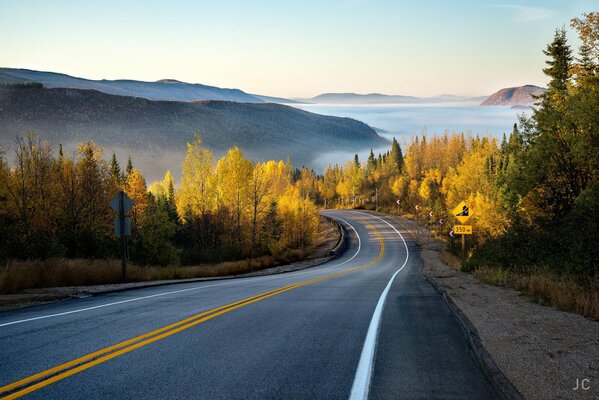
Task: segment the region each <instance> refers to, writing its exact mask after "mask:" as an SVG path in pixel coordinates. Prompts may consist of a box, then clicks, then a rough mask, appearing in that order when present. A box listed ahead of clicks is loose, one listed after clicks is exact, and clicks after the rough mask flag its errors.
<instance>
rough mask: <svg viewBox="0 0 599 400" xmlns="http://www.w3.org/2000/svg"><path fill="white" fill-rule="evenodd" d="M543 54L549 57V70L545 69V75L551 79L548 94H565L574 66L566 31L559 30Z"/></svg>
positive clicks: (547, 62)
mask: <svg viewBox="0 0 599 400" xmlns="http://www.w3.org/2000/svg"><path fill="white" fill-rule="evenodd" d="M543 53H544V54H545V55H546V56H548V57H549V59H548V60H547V61H546V64H547V65H548V67H547V68H544V69H543V72H544V73H545V75H547V76H549V77H550V78H551V81H550V82H549V85H548V92H549V93H550V94H552V93H553V92H558V93H559V92H565V91H566V89H567V84H568V78H569V69H570V65H571V64H572V50H571V49H570V46H569V45H568V40H567V38H566V29H565V28H562V29H557V30H556V31H555V34H554V36H553V42H551V43H550V44H549V45H548V46H547V50H544V51H543Z"/></svg>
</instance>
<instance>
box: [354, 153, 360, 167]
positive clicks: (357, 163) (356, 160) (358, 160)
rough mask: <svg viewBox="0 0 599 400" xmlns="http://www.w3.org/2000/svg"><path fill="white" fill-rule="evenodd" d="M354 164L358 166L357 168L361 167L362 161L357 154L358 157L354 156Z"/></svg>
mask: <svg viewBox="0 0 599 400" xmlns="http://www.w3.org/2000/svg"><path fill="white" fill-rule="evenodd" d="M354 164H356V167H359V166H360V159H359V158H358V154H357V153H356V155H354Z"/></svg>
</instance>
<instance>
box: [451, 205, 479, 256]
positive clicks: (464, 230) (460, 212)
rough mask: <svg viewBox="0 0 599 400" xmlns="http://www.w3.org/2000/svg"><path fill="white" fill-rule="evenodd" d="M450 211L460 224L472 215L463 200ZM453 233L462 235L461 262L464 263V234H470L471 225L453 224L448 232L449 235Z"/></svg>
mask: <svg viewBox="0 0 599 400" xmlns="http://www.w3.org/2000/svg"><path fill="white" fill-rule="evenodd" d="M451 213H452V214H453V216H454V217H455V218H456V219H457V220H458V221H459V222H460V223H461V224H464V223H465V222H466V221H468V220H469V219H470V217H472V216H473V215H474V212H473V211H472V209H471V208H470V207H469V206H468V204H466V202H464V201H462V202H461V203H460V204H458V205H457V206H456V208H454V209H453V211H452V212H451ZM453 234H456V235H461V236H462V263H464V260H465V259H466V235H472V225H455V226H454V227H453V229H452V230H451V232H450V235H451V237H453Z"/></svg>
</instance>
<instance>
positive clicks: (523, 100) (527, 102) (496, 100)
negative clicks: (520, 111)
mask: <svg viewBox="0 0 599 400" xmlns="http://www.w3.org/2000/svg"><path fill="white" fill-rule="evenodd" d="M545 90H546V89H545V88H542V87H539V86H534V85H524V86H516V87H511V88H505V89H501V90H499V91H497V92H495V93H493V94H492V95H491V96H489V97H487V98H486V99H485V100H484V101H483V102H482V103H480V105H481V106H533V105H534V103H535V99H534V98H533V97H532V96H539V95H541V94H543V93H544V92H545Z"/></svg>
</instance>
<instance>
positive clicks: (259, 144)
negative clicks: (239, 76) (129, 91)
mask: <svg viewBox="0 0 599 400" xmlns="http://www.w3.org/2000/svg"><path fill="white" fill-rule="evenodd" d="M28 131H35V132H38V133H40V135H41V137H42V139H46V140H48V141H50V143H51V144H54V145H55V146H57V145H58V143H62V144H63V145H65V146H66V148H67V149H72V148H73V147H74V146H75V145H76V144H77V143H79V142H81V141H87V140H89V139H92V140H93V141H95V142H96V143H98V144H100V145H102V146H103V147H105V148H106V149H107V150H108V151H112V150H116V151H117V155H119V157H121V158H122V157H126V156H127V155H128V154H129V153H130V154H131V155H132V156H133V158H134V160H137V166H138V167H141V168H142V169H143V170H144V172H146V176H147V177H148V178H154V177H160V176H162V174H163V173H164V170H165V169H173V170H174V172H176V171H177V170H178V168H179V167H180V165H181V161H182V159H183V156H184V153H185V145H186V143H187V142H190V141H191V140H192V139H193V138H194V135H195V134H200V135H201V137H202V139H203V142H204V145H206V146H207V147H209V148H210V149H211V150H212V151H214V152H215V153H216V154H217V155H218V154H222V153H223V152H224V151H226V150H227V149H229V148H230V147H232V146H234V145H238V146H239V147H240V148H241V149H242V150H243V151H244V153H245V154H246V155H247V156H248V157H250V158H254V159H256V160H267V159H287V158H288V157H289V158H290V159H291V161H292V162H293V164H294V165H296V166H301V165H306V166H309V165H310V162H311V161H312V160H314V159H315V158H317V157H318V156H319V155H322V154H323V153H325V152H328V151H332V150H335V151H358V150H360V149H364V148H365V147H380V146H381V145H385V144H386V143H387V141H386V140H385V139H383V138H382V137H381V136H379V135H378V134H377V133H376V132H375V131H374V130H373V129H372V128H370V127H369V126H368V125H366V124H364V123H362V122H359V121H356V120H353V119H350V118H339V117H329V116H323V115H318V114H313V113H309V112H306V111H302V110H299V109H296V108H292V107H288V106H283V105H278V104H246V103H235V102H224V101H203V102H195V103H190V102H169V101H150V100H146V99H142V98H134V97H126V96H114V95H108V94H105V93H101V92H97V91H93V90H79V89H45V88H39V87H29V88H25V87H21V88H19V87H12V86H4V87H0V144H2V146H3V147H4V148H5V149H10V148H11V147H13V146H14V143H15V140H14V138H15V136H17V135H20V136H22V135H24V134H25V133H26V132H28ZM9 157H10V154H9Z"/></svg>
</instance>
